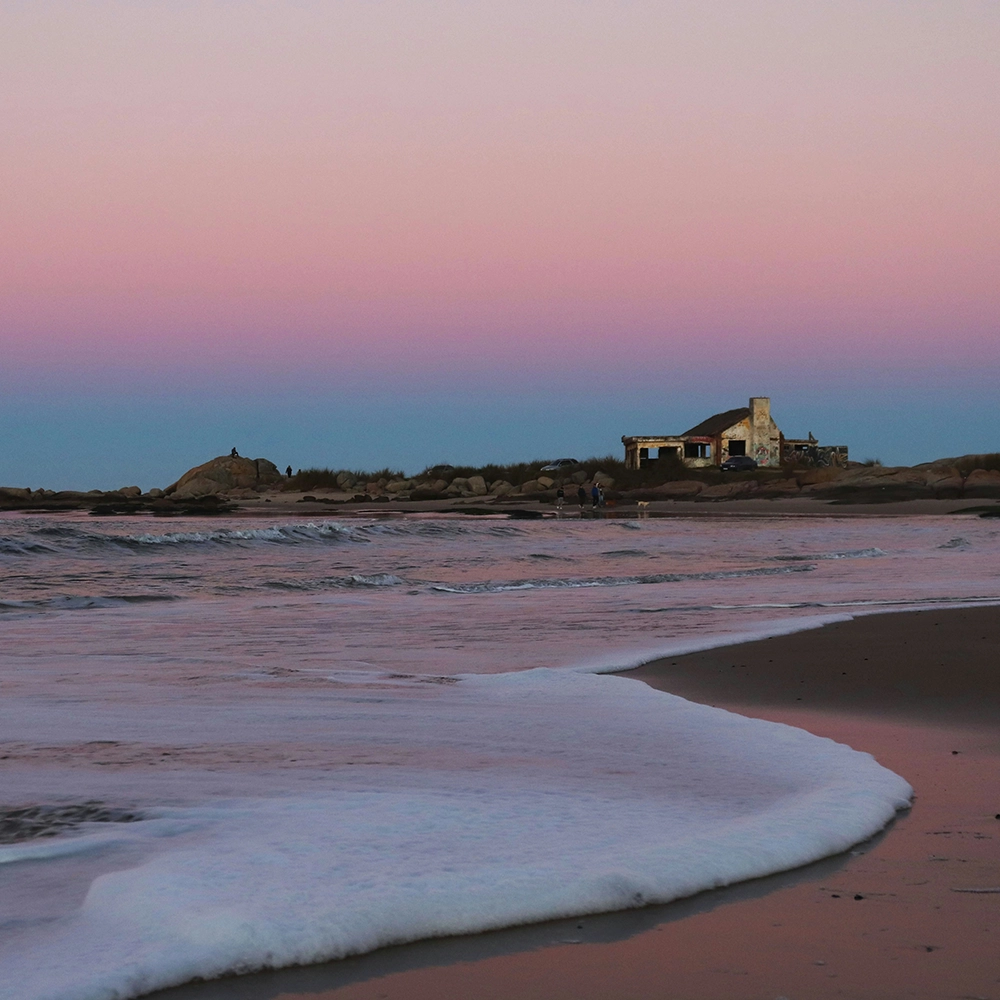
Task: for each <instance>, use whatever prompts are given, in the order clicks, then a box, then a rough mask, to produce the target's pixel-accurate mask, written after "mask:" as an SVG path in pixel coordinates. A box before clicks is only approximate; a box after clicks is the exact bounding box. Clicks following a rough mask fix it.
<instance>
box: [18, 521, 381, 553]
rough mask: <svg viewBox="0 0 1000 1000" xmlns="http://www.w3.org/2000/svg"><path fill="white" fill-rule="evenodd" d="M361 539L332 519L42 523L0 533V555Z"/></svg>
mask: <svg viewBox="0 0 1000 1000" xmlns="http://www.w3.org/2000/svg"><path fill="white" fill-rule="evenodd" d="M342 541H361V542H364V541H367V539H366V538H365V537H364V532H362V531H359V530H358V529H357V528H355V527H353V526H347V525H344V524H340V523H338V522H336V521H321V522H305V523H302V524H281V525H273V526H271V527H267V528H215V529H210V530H207V531H168V532H164V533H163V534H158V533H155V532H144V533H142V534H136V535H116V534H114V533H111V532H101V531H91V530H88V529H86V528H78V527H76V526H75V525H44V526H41V527H37V528H32V529H30V530H29V531H27V532H25V534H24V535H20V536H18V535H3V536H0V554H3V555H27V556H30V555H58V554H64V553H66V552H75V553H89V552H108V551H132V552H134V551H147V552H148V551H150V550H156V549H174V548H177V547H183V546H206V545H208V546H226V545H236V546H247V545H253V544H254V543H265V544H272V545H297V544H303V543H305V544H315V543H327V542H342Z"/></svg>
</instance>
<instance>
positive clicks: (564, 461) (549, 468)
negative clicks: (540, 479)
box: [541, 458, 580, 472]
mask: <svg viewBox="0 0 1000 1000" xmlns="http://www.w3.org/2000/svg"><path fill="white" fill-rule="evenodd" d="M579 464H580V463H579V462H578V461H577V460H576V459H575V458H557V459H556V460H555V461H554V462H549V464H548V465H543V466H542V469H541V471H542V472H558V471H559V470H560V469H569V468H572V467H573V466H574V465H579Z"/></svg>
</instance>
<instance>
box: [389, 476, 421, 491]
mask: <svg viewBox="0 0 1000 1000" xmlns="http://www.w3.org/2000/svg"><path fill="white" fill-rule="evenodd" d="M414 485H415V483H414V482H413V480H412V479H394V480H393V481H392V482H391V483H386V484H385V491H386V493H407V492H409V491H410V490H412V489H413V487H414Z"/></svg>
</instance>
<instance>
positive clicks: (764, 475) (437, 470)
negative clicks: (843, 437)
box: [283, 455, 788, 491]
mask: <svg viewBox="0 0 1000 1000" xmlns="http://www.w3.org/2000/svg"><path fill="white" fill-rule="evenodd" d="M551 461H552V460H551V459H536V460H535V461H533V462H514V463H511V464H509V465H499V464H496V463H489V464H487V465H460V466H454V467H451V468H446V467H444V466H440V465H437V466H429V467H428V468H426V469H424V470H423V471H422V472H421V473H419V474H418V475H416V476H412V477H409V478H412V479H414V480H416V481H417V482H419V483H430V482H434V481H435V480H441V479H443V480H445V481H446V482H449V483H450V482H451V481H452V480H453V479H457V478H459V477H461V478H464V479H469V478H471V477H472V476H482V477H483V479H484V480H485V481H486V484H487V486H489V485H491V484H492V483H495V482H497V481H498V480H500V481H506V482H508V483H511V484H512V485H514V486H520V485H522V484H523V483H526V482H528V481H529V480H532V479H537V478H538V477H539V476H548V477H549V478H550V479H555V480H560V481H562V482H564V483H569V482H571V480H572V477H573V475H574V473H580V472H582V473H583V474H584V476H585V478H586V480H588V481H589V480H592V479H593V477H594V474H595V473H597V472H603V473H605V474H606V475H608V476H611V478H612V479H613V480H614V481H615V489H616V490H632V489H639V488H647V489H652V488H654V487H656V486H660V485H662V484H663V483H668V482H675V481H677V480H680V479H697V480H700V481H701V482H705V483H717V482H721V481H726V482H729V481H732V480H734V479H756V480H771V479H774V478H775V477H776V476H779V477H780V476H783V475H787V474H788V473H787V471H779V470H776V469H757V470H752V471H750V472H740V473H723V472H720V471H719V470H718V469H716V468H714V467H713V468H708V469H688V468H686V467H685V465H684V464H683V462H681V461H680V460H679V459H677V458H663V459H660V460H659V461H658V462H655V463H653V464H651V465H648V466H646V467H645V468H643V469H627V468H625V462H624V461H623V460H622V459H621V458H619V457H617V456H615V455H603V456H593V457H591V458H587V459H585V460H584V461H582V462H580V463H579V464H578V465H574V466H570V467H567V468H565V469H560V470H558V471H549V472H542V466H544V465H548V464H549V463H550V462H551ZM344 473H348V474H349V475H351V476H353V477H354V480H355V484H353V485H352V486H350V487H348V489H349V490H350V489H355V488H360V487H363V486H364V485H365V484H366V483H370V482H376V481H378V480H379V479H383V480H386V481H389V482H391V481H392V480H399V479H406V478H408V477H406V476H405V475H404V474H403V472H401V471H400V470H398V469H378V470H376V471H374V472H369V471H364V470H348V469H343V470H338V469H301V470H300V471H299V472H298V473H297V474H296V475H295V476H293V477H292V478H291V479H289V480H287V481H286V482H285V484H284V487H283V488H284V489H286V490H294V491H303V490H305V491H308V490H322V489H327V490H336V489H338V488H341V487H338V484H337V478H338V476H343V475H344Z"/></svg>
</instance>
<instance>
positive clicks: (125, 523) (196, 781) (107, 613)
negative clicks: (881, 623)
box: [0, 515, 1000, 1000]
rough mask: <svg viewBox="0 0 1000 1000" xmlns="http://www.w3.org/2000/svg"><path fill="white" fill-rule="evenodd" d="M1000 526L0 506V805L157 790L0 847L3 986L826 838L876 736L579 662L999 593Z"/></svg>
mask: <svg viewBox="0 0 1000 1000" xmlns="http://www.w3.org/2000/svg"><path fill="white" fill-rule="evenodd" d="M998 554H1000V531H998V529H997V527H996V525H995V523H994V522H989V521H983V520H979V519H975V518H968V517H962V518H945V517H942V518H934V517H924V518H872V519H859V518H849V519H848V518H843V519H838V518H822V519H820V518H794V517H787V518H782V517H775V518H753V519H750V518H737V517H734V518H712V519H707V518H690V519H687V518H678V519H669V520H667V519H649V520H641V521H640V520H631V521H630V520H622V519H615V520H594V521H583V522H581V521H578V520H570V519H567V520H554V519H553V520H545V521H540V522H514V521H509V520H506V519H486V518H476V519H472V518H457V517H426V518H424V517H410V518H406V519H403V518H392V517H387V518H379V519H371V520H354V519H351V520H348V519H344V520H342V521H332V520H331V521H322V522H319V521H317V522H308V523H307V522H302V521H300V522H295V521H292V520H291V519H285V520H275V521H267V522H264V521H261V520H259V519H258V520H248V519H239V518H230V519H216V518H213V519H211V520H207V519H204V520H198V519H191V520H188V521H184V522H180V521H177V520H172V521H171V522H169V523H163V522H158V521H146V520H142V521H140V520H137V519H134V518H130V519H122V520H111V519H100V520H95V519H93V518H89V517H86V516H80V515H59V516H49V517H44V518H41V517H26V516H20V515H17V516H11V517H7V518H4V519H2V520H0V581H2V583H0V670H2V673H0V683H2V689H3V692H4V695H5V698H4V700H3V702H2V703H0V742H2V747H0V756H2V757H3V758H4V759H3V760H2V761H0V765H2V767H3V771H2V774H3V781H4V791H3V801H5V802H7V803H9V804H16V803H25V802H45V803H58V802H69V801H81V800H84V799H99V800H102V801H105V802H107V803H109V804H110V805H113V806H116V807H127V808H136V809H139V810H140V811H143V815H145V816H146V817H147V818H146V819H145V820H144V821H142V822H138V823H131V824H118V823H110V824H91V825H89V826H85V827H83V828H80V829H79V830H77V831H76V832H74V833H70V834H62V835H60V836H58V837H55V838H52V839H47V840H44V841H39V842H36V843H34V844H29V845H26V846H11V847H0V861H7V862H9V863H7V864H3V865H0V888H2V890H3V891H2V893H0V900H2V902H0V931H2V935H3V936H2V939H0V962H2V963H4V964H5V965H6V966H7V967H8V982H9V981H10V979H9V976H10V975H11V971H10V970H11V969H13V968H16V969H17V970H19V972H18V974H19V976H28V977H29V979H28V985H27V986H24V985H23V983H24V980H19V981H21V982H22V985H21V986H19V988H18V989H19V992H18V993H16V994H10V995H11V996H14V995H17V996H19V997H60V998H68V997H71V996H74V997H75V996H79V997H81V998H88V1000H89V998H91V997H97V996H103V995H110V994H108V993H107V992H106V991H108V990H111V989H117V990H119V991H121V993H122V995H137V994H138V993H140V992H142V991H144V990H148V989H150V988H153V987H156V986H159V985H165V984H167V983H171V982H180V981H183V980H184V979H185V978H190V977H191V976H192V975H206V974H217V973H219V972H222V971H226V970H227V969H233V968H253V967H259V966H261V965H267V964H287V963H288V962H294V961H311V960H317V959H319V958H323V957H335V956H336V955H338V954H348V953H351V952H357V951H363V950H366V949H368V948H371V947H376V946H378V945H380V944H385V943H387V942H389V941H394V940H406V939H412V938H415V937H420V936H426V935H429V934H439V933H446V932H455V931H461V930H473V929H480V928H482V927H485V926H502V925H504V924H509V923H514V922H518V921H523V920H528V919H540V918H542V917H547V916H557V915H563V914H566V913H575V912H594V911H596V910H600V909H612V908H616V907H620V906H628V905H635V904H636V903H638V902H641V901H647V900H649V899H660V900H662V899H667V898H673V897H675V896H677V895H684V894H686V893H689V892H693V891H697V889H699V888H703V887H706V886H710V885H713V884H719V883H720V882H729V881H733V880H736V879H739V878H745V877H749V876H750V875H753V874H762V873H764V872H765V871H775V870H780V869H781V868H787V867H790V866H791V865H794V864H800V863H803V862H804V861H807V860H811V859H813V858H815V857H821V856H823V855H824V854H829V853H831V852H832V851H833V850H839V849H842V848H843V847H844V846H847V845H849V844H850V843H851V842H853V841H852V838H853V839H854V840H857V839H861V838H862V837H864V836H867V835H869V834H870V833H872V832H874V830H876V829H878V827H879V826H881V825H882V824H883V823H884V822H885V821H886V820H887V819H888V818H889V817H890V816H891V815H892V813H893V811H894V810H895V809H896V808H898V807H899V806H900V805H901V804H903V802H905V798H906V795H907V794H908V792H907V790H906V787H905V783H904V782H901V780H900V779H898V778H896V777H895V776H894V775H891V774H890V773H889V772H886V771H884V770H883V769H881V768H878V766H877V765H875V764H874V763H873V762H871V760H870V758H868V757H867V755H861V754H854V753H853V752H852V751H848V750H846V748H836V747H835V745H833V744H829V741H821V740H817V739H816V738H814V737H810V736H808V734H805V733H800V731H797V730H788V729H787V728H785V727H775V726H771V725H770V724H767V723H758V722H750V721H748V720H739V721H738V722H735V723H734V722H733V720H734V719H737V720H738V719H739V717H734V716H730V715H728V714H727V713H722V712H718V713H716V712H715V710H712V709H707V708H704V707H702V706H691V705H689V703H687V702H683V701H682V700H681V699H672V698H670V696H667V695H662V694H660V693H657V692H651V691H648V690H646V689H645V688H640V686H639V685H635V684H633V683H632V682H629V681H624V680H620V679H616V678H600V677H593V676H590V675H589V673H583V674H581V673H580V672H579V670H580V669H581V668H582V669H583V670H585V671H593V670H606V669H614V668H616V667H617V668H621V667H625V666H629V665H632V664H634V663H636V662H639V661H641V660H643V659H646V658H649V657H651V656H653V655H656V654H658V653H664V652H669V651H671V650H678V651H679V650H680V649H682V648H691V647H693V646H703V645H709V644H715V643H718V642H722V641H727V640H732V639H734V638H737V637H740V636H745V635H747V634H767V633H771V634H773V633H775V632H778V631H783V630H788V629H793V628H798V627H805V626H806V625H808V624H810V623H813V622H815V621H816V620H817V618H818V617H819V618H822V617H823V616H827V617H829V616H831V615H836V614H844V613H849V614H856V613H859V612H865V611H871V610H875V609H881V610H884V609H886V608H905V607H912V606H924V605H928V604H954V603H963V602H979V601H989V602H995V603H1000V560H998V559H997V556H998ZM538 668H564V669H559V670H539V669H538ZM572 668H577V669H572ZM512 671H513V672H524V671H532V673H526V674H524V675H523V679H522V680H517V681H516V682H515V678H513V677H509V678H508V679H506V680H504V678H502V677H481V678H478V679H477V678H476V677H474V676H472V675H476V674H480V675H482V674H490V675H497V674H510V672H512ZM665 762H669V765H666V764H665ZM807 817H808V820H807ZM623 818H625V819H626V820H627V821H625V822H623ZM751 830H752V831H755V832H754V835H752V836H751V835H750V832H751ZM655 831H659V833H656V832H655ZM713 838H714V840H713ZM748 843H749V844H750V845H752V846H750V847H747V848H745V849H742V850H740V849H737V848H736V847H735V845H737V844H744V845H746V844H748ZM650 844H652V845H653V846H652V848H651V850H652V854H651V855H649V856H647V846H648V845H650ZM684 844H688V845H689V846H688V847H684ZM706 845H708V846H706ZM582 871H589V872H592V873H593V878H592V879H590V880H589V881H586V883H585V884H584V883H583V882H581V881H580V880H579V879H577V878H576V877H574V876H575V873H579V872H582ZM331 899H332V900H334V902H333V903H329V900H331ZM429 899H433V900H434V903H433V905H431V904H430V903H429V902H428V900H429ZM323 901H327V903H328V904H329V905H325V906H324V905H323ZM373 914H378V915H379V916H378V917H377V918H376V917H375V916H373ZM123 928H127V931H125V930H123ZM192 928H197V932H195V931H193V930H192ZM95 955H99V956H100V959H99V960H97V959H95V958H94V957H93V956H95ZM56 956H59V957H60V959H61V961H56ZM32 970H33V971H32ZM3 989H4V987H2V986H0V995H5V994H3V993H2V990H3ZM102 991H105V992H102Z"/></svg>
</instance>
